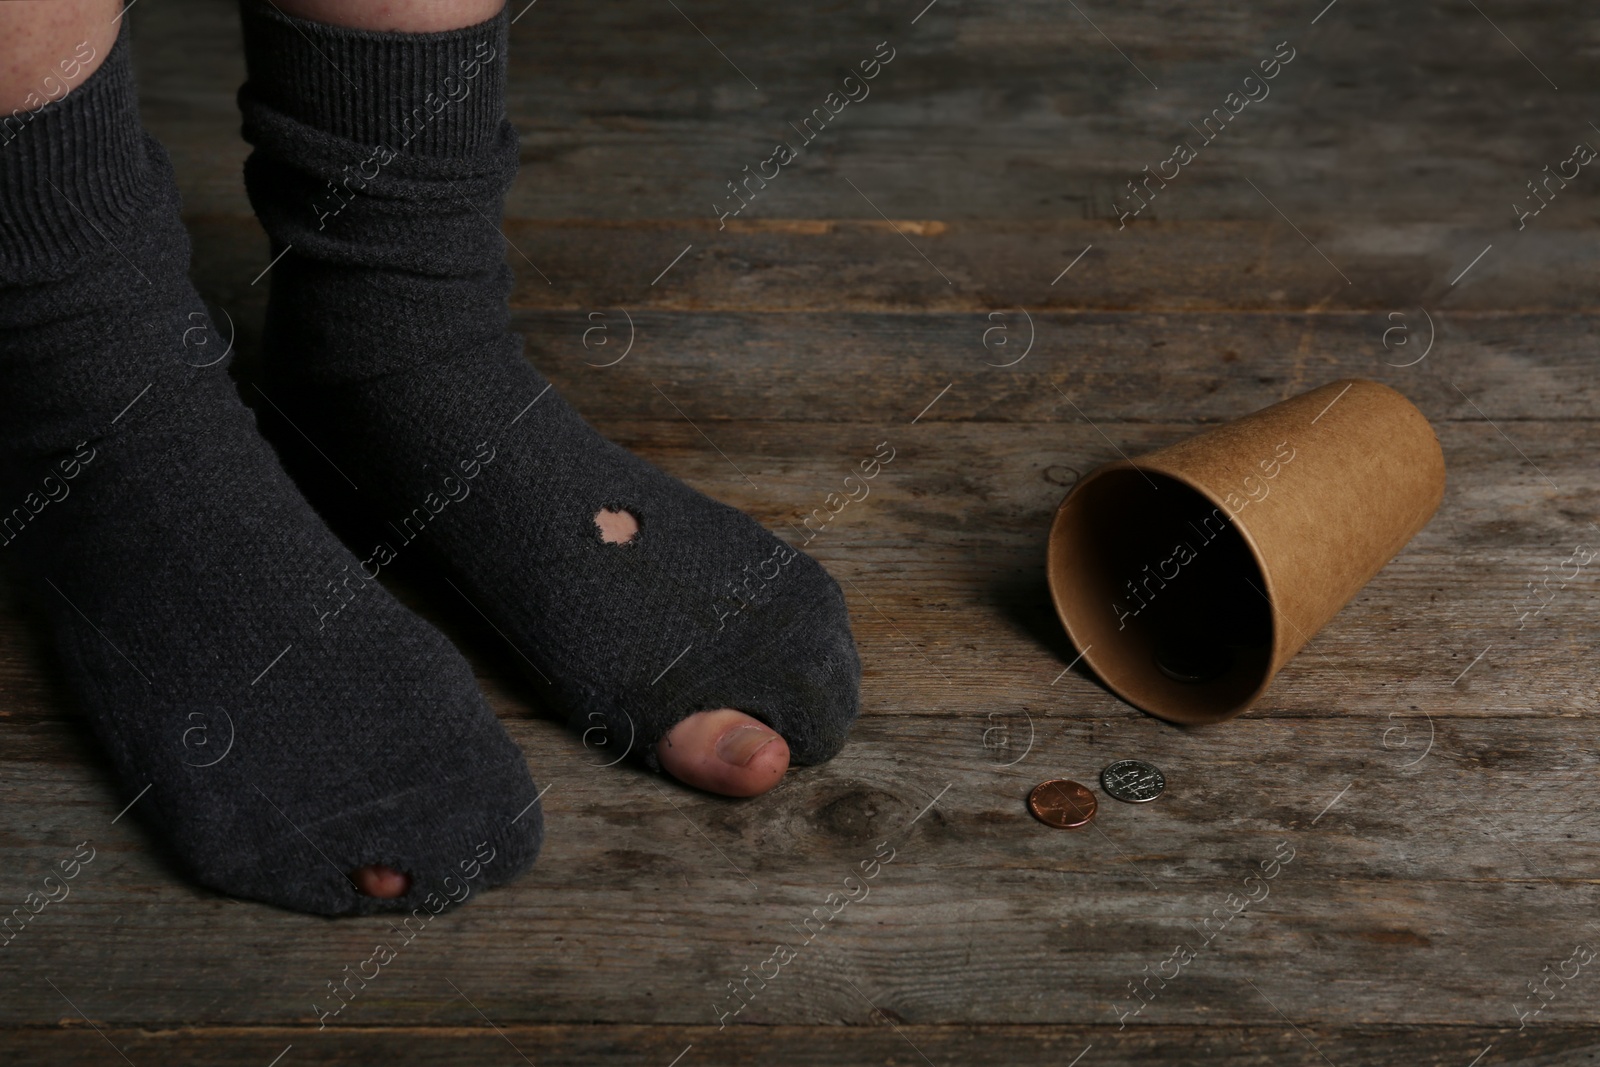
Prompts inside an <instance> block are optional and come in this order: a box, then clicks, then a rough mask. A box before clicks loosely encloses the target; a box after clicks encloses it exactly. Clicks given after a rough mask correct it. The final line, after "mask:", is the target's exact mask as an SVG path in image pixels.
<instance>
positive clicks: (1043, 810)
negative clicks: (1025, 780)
mask: <svg viewBox="0 0 1600 1067" xmlns="http://www.w3.org/2000/svg"><path fill="white" fill-rule="evenodd" d="M1099 807H1100V803H1099V801H1097V800H1095V798H1094V794H1093V793H1091V792H1089V790H1088V789H1086V788H1085V787H1083V786H1081V785H1079V784H1078V783H1077V782H1069V781H1067V780H1066V779H1065V778H1052V779H1050V780H1049V781H1048V782H1040V783H1039V784H1038V785H1036V786H1034V787H1033V792H1031V793H1029V794H1028V810H1029V811H1031V812H1033V814H1034V817H1035V818H1036V819H1038V820H1039V821H1040V822H1042V823H1044V824H1045V825H1046V826H1054V827H1055V828H1056V829H1058V830H1071V829H1075V828H1077V827H1079V826H1088V825H1089V820H1090V819H1092V818H1094V813H1095V811H1096V810H1097V809H1098V808H1099Z"/></svg>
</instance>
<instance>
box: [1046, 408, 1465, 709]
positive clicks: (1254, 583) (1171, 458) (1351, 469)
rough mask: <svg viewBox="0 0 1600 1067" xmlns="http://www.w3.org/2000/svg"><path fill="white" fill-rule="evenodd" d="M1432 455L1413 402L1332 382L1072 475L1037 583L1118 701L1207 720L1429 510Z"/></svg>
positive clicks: (1246, 699)
mask: <svg viewBox="0 0 1600 1067" xmlns="http://www.w3.org/2000/svg"><path fill="white" fill-rule="evenodd" d="M1443 496H1444V455H1443V453H1442V452H1440V450H1439V441H1438V439H1437V438H1436V437H1435V436H1434V433H1433V428H1432V427H1431V426H1429V425H1428V420H1427V419H1426V418H1425V417H1423V414H1422V412H1420V411H1418V410H1417V409H1416V408H1415V407H1414V406H1413V405H1412V404H1411V402H1410V401H1408V400H1407V399H1406V398H1405V397H1403V396H1401V395H1400V394H1399V393H1397V392H1395V391H1394V390H1393V389H1390V388H1389V387H1388V386H1385V385H1379V384H1378V383H1377V382H1369V381H1360V380H1347V381H1337V382H1333V383H1331V384H1329V385H1324V386H1322V387H1321V388H1319V389H1313V390H1312V391H1311V392H1309V393H1305V394H1303V395H1301V396H1297V397H1294V398H1292V399H1289V400H1285V401H1283V402H1282V403H1280V404H1274V405H1273V406H1272V407H1269V408H1265V409H1263V410H1261V411H1258V412H1256V413H1254V414H1252V415H1246V416H1245V417H1244V418H1242V419H1238V420H1237V421H1235V422H1230V423H1227V424H1225V425H1223V426H1219V427H1217V428H1216V429H1214V430H1208V431H1207V432H1205V433H1203V434H1200V435H1199V436H1197V437H1191V438H1189V439H1187V440H1184V441H1179V442H1178V443H1177V444H1175V445H1171V446H1169V447H1167V448H1163V449H1160V450H1159V451H1156V452H1151V453H1150V454H1148V455H1145V456H1141V457H1140V458H1138V459H1135V460H1131V461H1122V462H1117V463H1109V464H1107V465H1105V466H1103V467H1099V468H1097V469H1096V470H1094V471H1091V472H1090V473H1089V474H1088V475H1086V476H1085V477H1084V478H1083V480H1082V481H1080V482H1079V483H1078V484H1077V485H1076V486H1074V487H1073V489H1072V492H1070V493H1069V494H1067V498H1066V499H1065V500H1063V501H1062V502H1061V505H1060V507H1059V508H1057V509H1056V517H1055V522H1054V524H1053V525H1052V526H1051V528H1050V546H1049V566H1048V573H1049V579H1050V595H1051V597H1052V599H1054V601H1055V606H1056V612H1057V614H1059V615H1060V616H1061V621H1062V623H1063V624H1064V625H1065V626H1066V628H1067V633H1068V634H1069V635H1070V636H1071V638H1072V641H1073V644H1075V645H1076V646H1077V648H1078V651H1079V652H1080V653H1081V655H1082V658H1083V660H1084V662H1085V663H1087V664H1088V665H1089V667H1090V668H1091V669H1093V670H1094V672H1095V673H1096V674H1097V675H1099V676H1100V679H1101V680H1102V681H1103V682H1105V684H1106V685H1107V686H1109V687H1110V688H1111V690H1112V691H1113V692H1115V693H1116V694H1117V695H1118V696H1120V697H1122V698H1123V699H1124V700H1127V701H1128V702H1129V703H1130V704H1133V705H1135V706H1136V707H1139V708H1142V709H1144V710H1145V711H1148V712H1150V713H1151V714H1153V715H1158V716H1160V717H1161V718H1163V719H1169V720H1171V721H1173V722H1180V723H1190V724H1199V723H1209V722H1220V721H1221V720H1223V719H1227V718H1231V717H1233V716H1234V715H1237V714H1239V713H1240V712H1242V711H1244V710H1245V709H1246V708H1248V707H1249V706H1250V704H1251V703H1252V702H1253V701H1254V700H1255V699H1256V698H1257V697H1259V696H1260V695H1261V693H1262V692H1263V691H1264V690H1265V689H1266V687H1267V685H1268V683H1270V682H1271V681H1272V677H1273V675H1275V674H1276V673H1277V672H1278V670H1279V669H1280V668H1281V667H1282V666H1283V665H1284V664H1285V663H1287V662H1288V661H1289V659H1290V657H1292V656H1293V655H1294V654H1295V653H1296V652H1298V651H1299V650H1300V648H1301V646H1302V645H1304V644H1305V643H1306V642H1307V641H1309V640H1311V637H1312V635H1313V634H1315V633H1316V632H1317V631H1318V630H1319V629H1321V628H1322V626H1323V624H1325V623H1326V622H1327V621H1328V620H1329V619H1331V618H1333V616H1334V615H1335V614H1336V613H1337V612H1338V611H1339V609H1340V608H1342V607H1343V606H1344V605H1345V604H1346V603H1348V602H1349V601H1350V599H1351V598H1352V597H1354V596H1355V595H1356V593H1357V592H1358V591H1359V590H1360V589H1361V587H1362V586H1364V585H1365V584H1366V583H1367V582H1368V581H1369V580H1370V579H1371V578H1372V576H1373V575H1375V574H1377V573H1378V571H1379V570H1381V569H1382V568H1383V566H1384V564H1386V563H1388V562H1389V560H1390V559H1392V558H1393V557H1394V555H1395V554H1396V553H1397V552H1399V551H1400V549H1401V548H1402V547H1404V545H1405V543H1406V542H1407V541H1409V540H1410V539H1411V538H1412V536H1413V535H1414V534H1416V532H1417V531H1418V530H1420V529H1422V527H1423V526H1425V525H1427V522H1428V520H1429V519H1430V518H1431V517H1432V516H1433V513H1434V511H1435V510H1437V509H1438V507H1439V501H1440V500H1441V499H1442V498H1443Z"/></svg>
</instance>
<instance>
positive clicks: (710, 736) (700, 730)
mask: <svg viewBox="0 0 1600 1067" xmlns="http://www.w3.org/2000/svg"><path fill="white" fill-rule="evenodd" d="M656 757H657V758H658V759H659V760H660V761H661V768H662V770H664V771H666V772H667V773H668V774H670V775H672V776H673V777H674V778H676V779H678V780H679V781H680V782H684V783H685V784H687V785H692V786H695V787H697V788H700V789H704V790H707V791H708V792H712V793H721V794H722V795H723V796H730V797H753V796H757V795H759V794H761V793H765V792H766V791H767V790H769V789H771V788H772V787H773V786H775V785H777V784H778V782H779V781H780V780H781V779H782V778H783V774H784V772H785V771H787V770H788V769H789V745H788V743H787V742H785V741H784V739H783V735H781V734H779V733H778V732H777V731H775V730H773V729H772V728H771V727H770V726H767V725H766V724H765V723H763V722H761V721H759V720H757V719H754V718H752V717H750V716H749V715H746V714H744V713H743V712H741V711H737V710H735V709H733V708H719V709H717V710H715V711H702V712H697V713H695V714H694V715H691V716H689V717H688V718H686V719H684V720H683V721H682V722H680V723H679V724H678V725H677V726H675V727H673V729H672V730H671V732H669V733H668V734H667V736H666V737H665V738H663V739H662V742H661V744H659V745H657V746H656Z"/></svg>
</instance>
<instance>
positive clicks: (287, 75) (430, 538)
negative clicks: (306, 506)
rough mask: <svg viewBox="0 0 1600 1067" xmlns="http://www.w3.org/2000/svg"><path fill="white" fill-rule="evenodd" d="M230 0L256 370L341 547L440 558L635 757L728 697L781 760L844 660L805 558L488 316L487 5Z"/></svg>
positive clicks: (841, 620)
mask: <svg viewBox="0 0 1600 1067" xmlns="http://www.w3.org/2000/svg"><path fill="white" fill-rule="evenodd" d="M244 10H245V16H244V23H245V56H246V61H247V63H248V67H249V72H250V80H249V81H248V83H247V84H246V85H245V87H244V89H243V90H242V91H241V92H240V103H241V107H242V108H243V111H244V119H245V122H244V130H245V137H246V139H247V140H249V141H250V142H251V143H252V144H254V145H255V146H256V150H255V152H254V153H253V154H252V155H251V157H250V159H249V162H248V163H247V164H246V165H245V182H246V186H247V187H248V189H249V192H250V199H251V202H252V203H253V204H254V205H255V208H256V211H257V213H258V214H259V215H260V217H261V221H262V223H263V225H265V227H266V229H267V232H268V233H269V234H270V235H271V236H272V239H273V247H272V254H273V255H275V256H276V255H277V254H278V253H279V252H282V251H284V250H285V249H288V251H287V253H286V254H285V255H284V256H283V258H282V259H280V260H278V262H277V265H276V266H275V267H273V269H272V275H271V278H272V296H271V301H270V304H269V310H268V321H267V334H266V337H265V345H266V348H267V371H266V374H267V377H268V380H269V385H268V386H267V392H268V393H269V394H271V395H272V396H273V398H274V402H275V403H277V404H279V405H280V406H288V407H292V411H291V412H290V415H291V418H292V420H293V422H294V423H295V424H296V425H297V426H299V428H300V429H301V430H303V431H304V432H305V434H306V435H307V436H308V437H309V438H310V439H311V440H312V441H314V442H315V444H316V447H317V449H318V450H320V451H321V452H322V453H323V454H324V455H325V458H324V456H318V455H317V454H316V452H311V451H304V453H303V454H304V455H306V456H307V457H308V458H309V460H310V463H311V465H312V466H313V467H314V468H316V469H317V471H319V472H320V473H313V474H310V475H308V478H309V479H311V480H313V481H315V482H319V483H322V484H323V485H325V487H326V488H325V492H320V493H319V492H318V490H316V489H315V488H310V489H308V491H310V492H311V493H312V494H313V498H314V499H317V500H318V501H319V504H320V505H322V506H325V507H328V508H330V509H338V510H342V511H343V510H350V509H352V508H354V509H356V510H359V511H360V512H362V513H363V514H364V515H365V516H367V517H368V518H369V519H371V520H376V521H374V522H372V523H371V524H369V528H376V529H378V531H379V532H378V533H376V534H370V535H367V536H368V538H369V539H368V540H364V541H362V542H361V543H360V544H359V549H360V551H359V554H360V555H362V556H363V557H364V558H365V557H368V556H369V555H370V556H371V558H373V559H390V558H393V559H397V560H402V561H403V560H404V559H406V558H413V557H414V558H420V559H425V560H426V561H428V563H429V565H430V566H432V567H434V568H436V569H438V570H439V571H440V572H442V573H443V574H444V575H445V576H446V577H448V578H449V579H450V581H451V582H452V583H454V584H455V585H456V587H457V589H458V591H459V592H460V593H461V594H462V595H463V596H464V597H465V598H466V599H467V600H469V601H470V602H471V603H472V605H474V606H475V607H476V608H477V609H479V610H481V612H482V613H483V614H484V615H485V616H487V617H488V619H489V620H490V621H491V622H492V623H493V624H494V626H495V627H496V628H498V629H499V630H500V631H501V633H502V634H504V635H505V636H506V637H507V638H508V639H509V640H510V641H511V642H512V643H513V644H514V645H515V647H516V649H517V651H518V652H519V653H521V656H522V658H523V660H524V661H526V663H528V664H529V665H530V666H531V667H532V673H533V674H534V675H535V676H536V677H540V678H543V679H547V680H548V682H549V684H550V687H551V690H552V691H553V692H552V695H553V697H554V698H555V700H556V702H557V703H558V705H559V706H561V707H562V709H563V710H564V711H565V712H567V713H568V715H569V717H570V722H571V724H572V725H573V727H574V728H575V729H578V730H581V731H588V730H593V729H597V728H604V731H605V732H604V738H605V740H606V742H607V744H608V745H609V746H611V747H610V748H609V751H612V752H615V751H620V750H621V749H622V748H624V747H626V746H629V745H630V744H631V747H632V750H633V751H634V752H635V753H636V754H638V755H639V756H641V757H643V758H644V759H645V760H646V761H647V762H649V763H651V764H652V765H655V744H656V742H657V741H658V740H659V739H660V738H661V737H662V736H663V735H665V734H666V733H667V732H668V731H669V730H670V729H671V728H672V727H673V726H674V725H676V724H677V723H678V722H679V721H681V720H682V719H683V718H685V717H687V716H688V715H690V714H692V713H693V712H696V711H700V710H706V709H712V708H719V707H731V708H737V709H739V710H741V711H744V712H746V713H748V714H750V715H753V716H755V717H757V718H759V719H761V720H763V721H765V722H766V723H767V724H768V725H770V726H771V727H773V728H774V729H775V730H777V731H778V732H779V733H780V734H782V735H783V737H784V738H785V739H786V740H787V741H788V743H789V747H790V750H791V753H792V756H793V758H794V759H795V761H796V762H799V763H815V762H819V761H822V760H826V759H828V758H829V757H831V756H832V755H833V754H834V753H835V752H837V751H838V749H839V747H840V745H842V744H843V742H844V737H845V732H846V730H847V729H848V728H849V726H850V723H851V722H852V721H854V719H855V716H856V714H857V710H858V702H859V696H858V688H859V681H860V670H861V668H860V661H859V659H858V658H857V655H856V650H855V645H854V643H853V642H852V640H851V637H850V627H849V620H848V616H847V614H846V611H845V605H844V598H843V597H842V596H841V594H840V592H839V588H838V586H837V585H836V584H835V583H834V581H833V579H832V578H830V577H829V576H828V574H827V573H826V572H825V571H824V570H823V569H822V568H821V567H820V566H819V565H818V564H817V563H816V562H815V561H814V560H812V559H811V558H810V557H808V556H805V555H803V554H801V553H799V552H797V551H796V550H794V549H791V548H789V547H788V546H786V545H785V544H784V543H783V542H781V541H780V540H778V539H777V538H776V537H774V536H772V535H771V534H770V533H768V532H767V531H766V530H764V529H762V527H761V526H759V525H758V524H757V523H755V522H754V521H752V520H751V519H750V518H749V517H747V516H745V515H743V514H742V513H740V512H738V511H735V510H734V509H732V508H730V507H727V506H725V505H723V504H719V503H717V502H716V501H714V500H711V499H709V498H708V497H705V496H703V495H701V494H700V493H698V492H696V491H694V490H693V489H690V488H689V487H688V486H686V485H684V484H683V483H682V482H679V481H677V480H676V479H673V478H670V477H668V476H667V475H665V474H663V473H662V472H661V471H659V470H657V469H656V468H654V467H652V466H651V465H650V464H648V463H646V462H644V461H643V460H641V459H639V458H638V457H636V456H634V455H632V454H631V453H629V452H627V451H625V450H623V449H621V448H619V447H617V446H616V445H613V444H611V443H610V442H609V441H606V440H605V439H604V438H602V437H601V436H600V435H599V434H597V433H596V432H595V431H594V430H593V429H592V428H591V427H590V426H589V425H588V424H587V423H585V422H584V421H583V419H582V418H580V417H579V416H578V415H577V414H576V413H575V412H574V411H573V410H572V409H571V408H570V407H568V406H567V405H566V403H565V402H564V401H563V400H562V399H561V397H560V396H558V395H556V393H555V392H554V391H553V390H550V388H549V383H548V382H546V381H545V379H544V378H543V377H542V376H541V375H540V374H539V373H538V371H536V370H534V369H533V367H531V366H530V365H529V364H528V363H527V362H526V361H525V360H523V359H522V357H521V354H520V349H521V339H520V338H519V337H517V336H516V335H514V334H512V333H511V332H510V329H509V318H508V313H507V309H506V297H507V294H508V292H509V291H510V287H511V272H510V271H509V269H508V268H507V267H506V263H505V247H504V244H503V241H502V238H501V235H500V232H499V230H498V222H499V219H500V214H501V200H502V197H503V196H504V193H505V191H506V189H507V187H508V186H509V185H510V183H511V180H512V178H513V176H514V175H515V173H516V166H517V139H516V134H515V131H514V130H513V129H512V127H511V125H510V123H509V122H507V121H506V120H505V118H504V103H503V85H504V65H505V54H506V33H507V30H506V19H505V15H504V13H502V14H501V15H500V16H499V17H498V18H495V19H492V20H490V21H489V22H486V23H484V24H482V25H479V26H473V27H468V28H466V29H463V30H457V31H450V32H446V33H435V34H397V33H374V32H366V31H355V30H344V29H335V28H332V27H328V26H323V25H318V24H316V23H310V22H304V21H300V20H293V19H289V18H287V17H285V16H283V15H281V14H279V13H278V12H277V11H276V10H274V9H273V8H271V7H269V6H266V5H260V4H256V3H249V2H247V3H246V4H245V9H244ZM297 438H298V435H297V434H296V433H295V432H294V431H292V430H291V431H289V432H288V434H287V435H286V438H285V445H286V446H294V445H296V444H297ZM302 447H303V446H302ZM330 461H331V466H330ZM291 466H292V468H293V469H295V470H296V471H297V472H298V471H299V469H300V467H299V465H298V464H295V463H293V462H291ZM332 467H337V468H338V469H339V470H342V471H343V472H344V475H347V476H348V479H349V481H350V482H354V483H355V484H356V485H359V486H360V489H359V491H356V490H354V489H352V488H351V486H350V484H349V482H347V481H345V480H344V478H343V477H341V476H336V475H333V474H332ZM324 477H330V478H331V479H332V480H331V481H324ZM307 484H308V485H309V482H308V483H307ZM602 508H606V509H613V510H626V511H628V512H630V513H631V514H633V515H634V516H635V517H636V518H637V520H638V522H639V525H640V532H639V534H638V535H637V537H636V538H635V539H634V541H633V542H632V543H630V544H627V545H616V544H609V543H604V542H603V541H602V540H601V538H600V534H599V530H598V529H597V527H596V525H595V519H594V516H595V514H596V512H597V511H599V510H600V509H602ZM599 736H600V735H591V738H592V739H597V738H598V737H599Z"/></svg>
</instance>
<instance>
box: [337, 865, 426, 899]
mask: <svg viewBox="0 0 1600 1067" xmlns="http://www.w3.org/2000/svg"><path fill="white" fill-rule="evenodd" d="M350 880H351V881H352V882H354V883H355V885H356V888H357V889H359V890H360V891H361V892H362V893H365V894H366V895H367V896H369V897H376V898H378V899H379V900H393V899H394V898H395V897H403V896H405V895H406V893H407V892H408V891H409V890H410V889H411V878H410V877H409V876H408V875H406V874H404V873H402V872H400V871H397V870H395V869H394V868H393V867H386V866H384V865H383V864H381V863H374V864H370V865H368V866H366V867H361V868H359V869H358V870H356V871H354V872H352V873H351V875H350Z"/></svg>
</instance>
